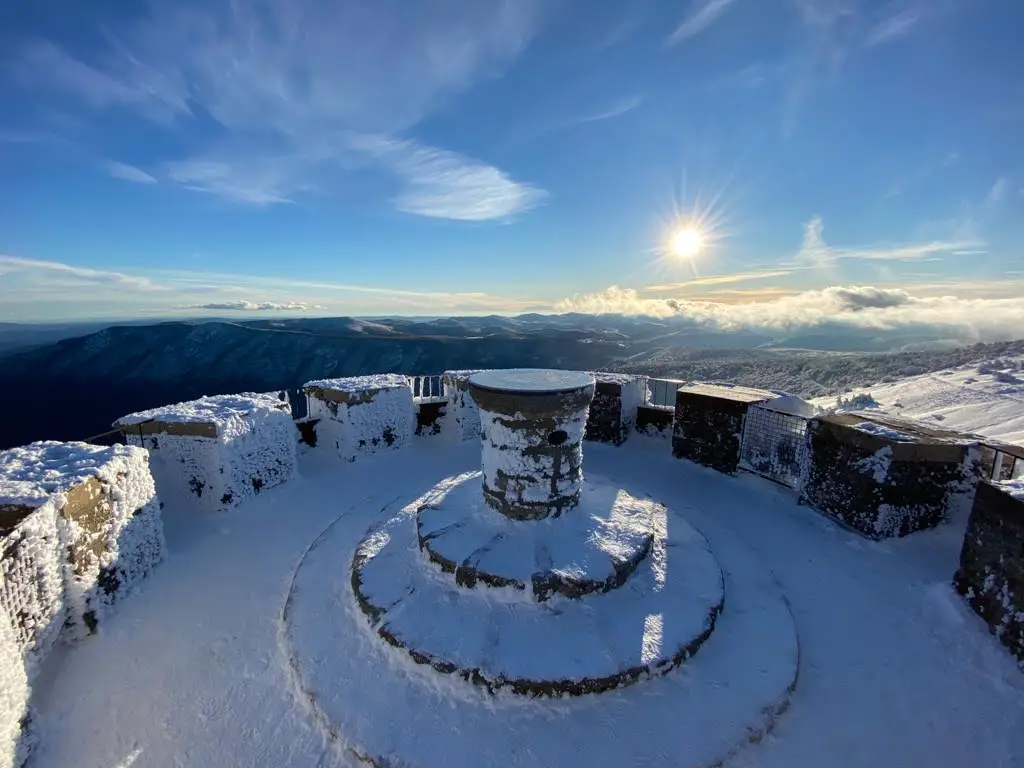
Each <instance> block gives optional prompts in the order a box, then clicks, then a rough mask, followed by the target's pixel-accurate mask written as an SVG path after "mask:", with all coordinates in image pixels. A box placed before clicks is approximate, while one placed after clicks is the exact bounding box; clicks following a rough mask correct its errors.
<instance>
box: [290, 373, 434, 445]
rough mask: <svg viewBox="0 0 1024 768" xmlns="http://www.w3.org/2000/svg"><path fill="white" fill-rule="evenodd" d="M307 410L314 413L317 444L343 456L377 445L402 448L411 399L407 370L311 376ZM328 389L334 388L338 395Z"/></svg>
mask: <svg viewBox="0 0 1024 768" xmlns="http://www.w3.org/2000/svg"><path fill="white" fill-rule="evenodd" d="M304 389H305V390H306V391H307V392H308V393H309V416H310V418H315V419H319V420H320V423H319V424H317V427H316V430H317V445H318V446H319V445H323V446H326V447H327V448H328V450H330V448H331V446H333V449H334V451H335V452H336V454H337V456H338V457H340V458H341V459H343V460H345V461H355V459H356V457H357V456H360V455H368V454H371V453H374V452H376V451H378V450H383V449H395V450H397V449H399V448H404V447H405V446H406V445H408V444H409V442H410V441H411V440H412V437H413V433H414V430H415V422H416V404H415V402H414V400H413V396H412V388H411V387H410V386H409V378H408V377H407V376H399V375H397V374H382V375H379V376H356V377H354V378H350V379H324V380H321V381H311V382H309V383H308V384H306V385H305V387H304ZM334 393H340V397H339V396H337V395H335V394H334Z"/></svg>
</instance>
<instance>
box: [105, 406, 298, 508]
mask: <svg viewBox="0 0 1024 768" xmlns="http://www.w3.org/2000/svg"><path fill="white" fill-rule="evenodd" d="M115 426H117V427H119V428H120V429H121V430H122V432H123V433H124V435H125V439H126V441H127V442H128V443H129V444H131V445H138V446H140V447H142V448H146V449H147V450H149V451H150V456H151V457H152V464H153V475H154V477H155V479H156V483H157V488H158V490H159V492H160V494H161V495H162V496H164V497H166V498H176V499H187V500H188V502H189V504H191V505H192V506H195V507H198V508H199V509H202V510H206V511H223V510H227V509H232V508H234V507H237V506H238V505H240V504H242V503H243V502H244V501H245V500H246V499H249V498H252V497H253V496H255V495H257V494H259V493H261V492H263V491H264V490H267V489H269V488H272V487H274V486H275V485H279V484H281V483H283V482H286V481H287V480H290V479H291V478H292V477H293V476H294V474H295V448H296V440H297V436H296V427H295V424H294V422H293V421H292V418H291V408H290V406H289V405H288V402H287V400H281V399H279V398H277V397H276V396H271V395H262V394H258V393H244V394H240V395H218V396H216V397H205V398H200V399H199V400H192V401H189V402H185V403H177V404H175V405H169V406H164V407H162V408H154V409H152V410H149V411H140V412H138V413H133V414H130V415H128V416H124V417H122V418H120V419H118V420H117V422H116V423H115Z"/></svg>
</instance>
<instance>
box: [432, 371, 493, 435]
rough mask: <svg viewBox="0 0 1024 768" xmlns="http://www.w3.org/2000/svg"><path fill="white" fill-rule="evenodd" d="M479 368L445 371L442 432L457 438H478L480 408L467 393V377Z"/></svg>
mask: <svg viewBox="0 0 1024 768" xmlns="http://www.w3.org/2000/svg"><path fill="white" fill-rule="evenodd" d="M476 373H483V369H480V370H466V371H445V372H444V388H445V394H446V395H447V397H448V406H447V408H446V409H445V425H444V428H443V429H442V432H444V433H446V434H448V435H451V436H454V437H456V438H457V439H459V440H477V439H479V438H480V409H479V408H478V407H477V404H476V401H475V400H474V399H473V397H472V395H470V394H469V379H470V377H472V376H473V374H476Z"/></svg>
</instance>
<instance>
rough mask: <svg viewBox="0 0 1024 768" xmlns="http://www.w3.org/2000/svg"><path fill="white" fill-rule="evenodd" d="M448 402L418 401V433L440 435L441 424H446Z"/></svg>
mask: <svg viewBox="0 0 1024 768" xmlns="http://www.w3.org/2000/svg"><path fill="white" fill-rule="evenodd" d="M446 407H447V403H445V402H441V403H417V404H416V434H417V435H439V434H441V425H442V424H444V415H445V412H446V410H447V408H446Z"/></svg>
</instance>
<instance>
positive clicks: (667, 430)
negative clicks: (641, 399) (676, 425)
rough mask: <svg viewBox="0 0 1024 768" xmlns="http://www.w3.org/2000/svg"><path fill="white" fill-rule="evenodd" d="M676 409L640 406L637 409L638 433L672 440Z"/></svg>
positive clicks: (659, 406)
mask: <svg viewBox="0 0 1024 768" xmlns="http://www.w3.org/2000/svg"><path fill="white" fill-rule="evenodd" d="M675 415H676V413H675V409H674V408H672V407H665V406H661V405H640V406H638V407H637V409H636V431H637V432H639V433H640V434H641V435H647V436H648V437H658V438H662V439H664V440H671V439H672V426H673V421H674V420H675Z"/></svg>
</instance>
